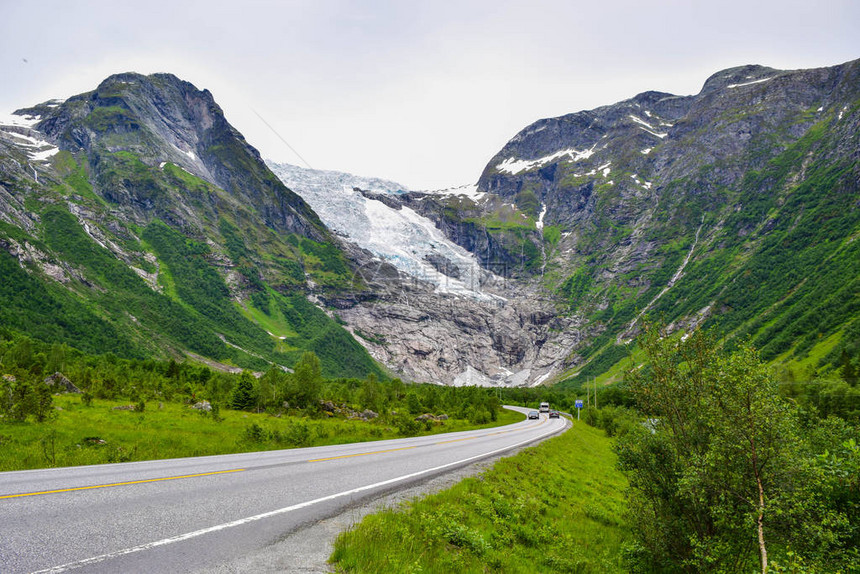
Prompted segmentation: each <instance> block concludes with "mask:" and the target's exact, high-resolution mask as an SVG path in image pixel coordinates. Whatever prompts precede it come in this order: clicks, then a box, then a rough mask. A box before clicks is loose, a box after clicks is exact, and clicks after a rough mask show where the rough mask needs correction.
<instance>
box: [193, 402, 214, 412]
mask: <svg viewBox="0 0 860 574" xmlns="http://www.w3.org/2000/svg"><path fill="white" fill-rule="evenodd" d="M191 408H192V409H197V410H198V411H205V412H207V413H208V412H209V411H211V410H212V404H211V403H210V402H209V401H200V402H199V403H194V404H193V405H191Z"/></svg>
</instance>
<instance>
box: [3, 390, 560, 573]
mask: <svg viewBox="0 0 860 574" xmlns="http://www.w3.org/2000/svg"><path fill="white" fill-rule="evenodd" d="M510 408H513V409H514V410H517V411H521V412H524V413H525V412H527V411H528V410H529V409H522V408H519V407H510ZM569 424H570V423H569V422H568V421H567V420H566V419H563V418H562V419H547V418H546V415H541V419H540V420H536V421H535V420H531V421H529V420H524V421H522V422H519V423H515V424H512V425H508V426H504V427H497V428H492V429H483V430H475V431H463V432H458V433H449V434H443V435H434V436H426V437H416V438H405V439H397V440H387V441H377V442H365V443H353V444H347V445H336V446H325V447H313V448H303V449H290V450H279V451H266V452H253V453H243V454H233V455H221V456H208V457H195V458H183V459H170V460H158V461H146V462H133V463H122V464H105V465H95V466H86V467H73V468H56V469H45V470H29V471H20V472H6V473H0V525H2V526H0V572H3V573H4V574H11V573H17V572H55V573H60V572H70V571H78V572H126V573H127V572H146V573H152V572H193V571H195V570H199V569H205V568H212V567H215V566H217V565H219V564H223V563H226V562H228V561H231V560H234V559H235V558H236V557H237V556H242V555H244V554H249V553H253V552H257V551H260V550H261V549H263V548H265V547H267V546H270V545H272V544H274V543H276V542H277V541H278V540H279V539H281V538H283V537H284V536H285V535H286V534H288V533H290V532H293V531H295V530H297V529H299V528H301V527H302V526H304V525H307V524H311V523H314V522H316V521H318V520H320V519H323V518H326V517H329V516H333V515H336V514H339V513H340V512H343V511H344V510H345V509H348V508H350V507H351V506H353V505H355V504H356V503H358V502H359V501H365V500H367V499H369V498H373V497H377V496H380V495H381V494H384V493H386V492H390V491H392V490H397V489H401V488H405V487H407V486H410V485H412V484H415V483H417V482H420V481H424V480H427V479H428V478H430V477H432V476H436V475H439V474H441V473H444V472H446V471H450V470H453V469H455V468H459V467H462V466H465V465H467V464H470V463H473V462H476V461H478V460H480V459H482V458H487V457H490V456H494V455H499V454H501V453H504V452H505V451H509V450H512V449H514V448H518V447H521V446H524V445H527V444H530V443H533V442H536V441H539V440H541V439H543V438H546V437H548V436H550V435H553V434H556V433H559V432H561V431H562V430H564V429H565V428H567V426H568V425H569Z"/></svg>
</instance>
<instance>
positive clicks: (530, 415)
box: [529, 411, 540, 419]
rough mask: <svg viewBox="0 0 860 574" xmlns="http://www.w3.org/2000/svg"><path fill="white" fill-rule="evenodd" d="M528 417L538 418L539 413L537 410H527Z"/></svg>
mask: <svg viewBox="0 0 860 574" xmlns="http://www.w3.org/2000/svg"><path fill="white" fill-rule="evenodd" d="M529 418H530V419H539V418H540V413H539V412H537V411H531V412H529Z"/></svg>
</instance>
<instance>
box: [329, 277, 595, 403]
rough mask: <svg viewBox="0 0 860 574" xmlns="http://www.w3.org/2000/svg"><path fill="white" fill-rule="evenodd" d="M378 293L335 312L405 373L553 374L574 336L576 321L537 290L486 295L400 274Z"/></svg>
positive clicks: (473, 379) (512, 379) (459, 381)
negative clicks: (457, 292)
mask: <svg viewBox="0 0 860 574" xmlns="http://www.w3.org/2000/svg"><path fill="white" fill-rule="evenodd" d="M377 287H378V286H377ZM377 294H378V295H379V296H378V297H377V298H376V299H373V300H370V301H362V302H359V303H358V304H357V305H355V306H353V307H350V308H347V309H342V310H340V311H338V313H339V315H340V316H341V317H342V318H343V319H344V320H345V321H346V322H347V324H348V325H349V326H350V327H352V329H353V333H354V334H355V335H356V338H357V339H358V340H359V341H360V342H361V343H362V344H363V345H364V346H365V347H366V348H367V349H368V351H369V352H370V354H371V355H372V356H373V357H374V358H376V359H377V360H379V361H381V362H383V363H385V364H386V365H388V366H389V367H391V368H393V369H394V370H395V371H396V372H397V373H398V374H399V375H400V376H402V377H404V378H407V379H411V380H416V381H427V382H434V383H441V384H446V385H481V386H497V385H527V384H536V383H540V382H542V381H544V380H546V379H548V378H549V377H550V376H552V375H553V374H557V373H559V369H560V368H561V367H562V366H563V365H564V363H565V359H566V358H567V356H568V355H569V354H570V352H571V349H572V348H573V347H574V346H575V344H576V343H577V342H578V341H579V333H578V332H577V331H576V330H575V329H572V328H571V327H572V325H573V323H574V320H573V319H571V318H562V317H558V316H557V315H556V313H555V312H554V309H553V307H552V304H551V302H549V301H540V300H539V299H538V298H537V293H536V292H532V293H526V292H518V291H516V290H514V289H510V290H508V291H506V292H505V295H506V296H505V297H504V298H503V297H502V296H501V295H496V298H494V299H492V300H491V301H486V300H479V299H474V298H469V297H463V296H454V295H450V294H444V293H439V292H437V291H436V290H434V289H433V288H432V287H431V286H429V285H425V284H421V283H416V282H415V281H407V280H405V278H404V280H403V281H401V282H391V283H388V284H387V285H386V289H385V290H384V291H380V290H377Z"/></svg>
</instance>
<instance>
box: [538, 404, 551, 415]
mask: <svg viewBox="0 0 860 574" xmlns="http://www.w3.org/2000/svg"><path fill="white" fill-rule="evenodd" d="M540 412H542V413H548V412H549V403H541V404H540Z"/></svg>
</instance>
